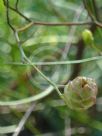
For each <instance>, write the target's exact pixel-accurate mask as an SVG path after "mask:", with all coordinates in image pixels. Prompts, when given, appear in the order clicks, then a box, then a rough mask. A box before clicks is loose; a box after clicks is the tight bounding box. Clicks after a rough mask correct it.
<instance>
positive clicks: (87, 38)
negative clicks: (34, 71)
mask: <svg viewBox="0 0 102 136" xmlns="http://www.w3.org/2000/svg"><path fill="white" fill-rule="evenodd" d="M82 37H83V40H84V42H85V44H88V45H91V44H92V43H93V41H94V37H93V34H92V32H91V31H90V30H88V29H85V30H84V31H83V32H82Z"/></svg>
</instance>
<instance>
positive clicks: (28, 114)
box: [12, 104, 35, 136]
mask: <svg viewBox="0 0 102 136" xmlns="http://www.w3.org/2000/svg"><path fill="white" fill-rule="evenodd" d="M34 108H35V104H33V105H31V106H30V107H29V108H28V110H27V111H26V113H25V114H24V116H23V118H22V119H21V121H20V122H19V124H18V127H17V128H16V130H15V132H14V134H13V135H12V136H18V135H19V133H20V132H21V130H22V128H23V127H24V125H25V123H26V121H27V119H28V118H29V116H30V114H31V113H32V111H33V109H34Z"/></svg>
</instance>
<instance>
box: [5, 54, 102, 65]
mask: <svg viewBox="0 0 102 136" xmlns="http://www.w3.org/2000/svg"><path fill="white" fill-rule="evenodd" d="M100 59H102V56H96V57H91V58H87V59H80V60H69V61H55V62H31V63H30V64H29V65H36V66H45V65H67V64H81V63H86V62H90V61H97V60H100ZM5 64H8V65H11V64H12V65H22V66H24V65H28V64H27V63H26V64H23V63H16V62H8V63H5Z"/></svg>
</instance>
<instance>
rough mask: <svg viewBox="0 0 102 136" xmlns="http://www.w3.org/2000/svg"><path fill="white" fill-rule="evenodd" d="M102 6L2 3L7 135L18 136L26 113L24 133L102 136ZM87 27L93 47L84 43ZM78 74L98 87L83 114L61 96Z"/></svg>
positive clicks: (68, 0)
mask: <svg viewBox="0 0 102 136" xmlns="http://www.w3.org/2000/svg"><path fill="white" fill-rule="evenodd" d="M8 6H9V7H8ZM101 8H102V7H101V0H97V1H96V0H89V1H88V2H87V0H83V1H82V0H58V1H54V0H43V1H42V0H29V2H28V1H27V0H23V2H22V1H19V0H17V1H14V0H0V19H1V21H0V105H1V106H0V126H1V127H0V133H2V135H6V133H10V132H12V134H13V133H14V131H15V130H16V128H17V126H19V125H18V124H19V122H20V121H22V120H21V119H23V117H25V116H26V115H29V116H28V117H29V119H28V118H26V119H28V120H26V122H24V124H23V126H24V130H22V131H21V130H20V133H21V135H25V133H27V134H28V135H32V134H33V135H36V136H38V135H39V136H40V135H43V134H45V133H47V135H50V134H49V133H51V135H58V136H63V135H65V136H68V135H70V133H72V135H78V136H80V135H83V136H84V135H85V136H89V135H90V136H91V135H94V136H101V135H102V122H101V121H102V116H101V114H102V92H101V90H102V56H101V55H102V53H101V51H102V40H101V39H102V24H101V21H102V20H101ZM86 29H88V30H89V31H90V32H91V33H92V36H93V38H94V41H93V43H92V46H91V45H90V46H89V45H88V46H86V44H87V43H86V44H85V43H84V41H83V38H82V33H83V31H85V30H86ZM77 76H85V77H90V78H93V79H95V80H96V82H97V85H98V98H97V102H96V105H94V106H93V107H92V108H90V109H89V110H87V111H84V112H82V111H78V112H77V111H74V110H71V109H69V108H68V107H66V106H65V103H64V102H63V100H61V98H60V97H59V95H60V93H63V90H64V87H65V85H66V84H67V83H68V81H69V80H72V79H74V78H75V77H77ZM56 91H57V93H56ZM59 91H60V92H59ZM58 94H59V95H58ZM36 101H37V102H36ZM31 102H33V103H34V105H33V106H34V107H33V106H32V103H31ZM31 107H33V108H31ZM32 110H33V112H32ZM26 113H27V114H26ZM31 113H32V114H31ZM30 114H31V115H30ZM23 115H24V116H23ZM90 122H92V124H90ZM23 126H22V127H23ZM22 127H21V128H22ZM70 130H71V132H70ZM15 133H16V132H15ZM15 133H14V135H13V136H16V135H17V133H16V134H15ZM10 135H11V134H10Z"/></svg>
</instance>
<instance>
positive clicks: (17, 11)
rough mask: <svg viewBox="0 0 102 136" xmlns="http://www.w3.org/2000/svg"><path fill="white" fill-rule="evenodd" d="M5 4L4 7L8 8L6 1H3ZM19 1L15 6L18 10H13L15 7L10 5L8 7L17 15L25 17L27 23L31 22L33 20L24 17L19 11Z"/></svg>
mask: <svg viewBox="0 0 102 136" xmlns="http://www.w3.org/2000/svg"><path fill="white" fill-rule="evenodd" d="M3 2H4V5H5V6H6V7H7V2H6V1H5V0H3ZM18 2H19V1H18V0H17V1H16V5H15V7H16V8H13V7H11V6H10V5H8V8H9V9H10V10H12V11H14V12H16V13H17V14H19V15H20V16H21V17H23V18H24V19H25V20H26V21H28V22H31V20H30V19H29V18H28V17H26V16H25V15H23V14H22V13H21V12H20V11H19V10H18Z"/></svg>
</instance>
